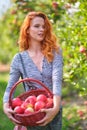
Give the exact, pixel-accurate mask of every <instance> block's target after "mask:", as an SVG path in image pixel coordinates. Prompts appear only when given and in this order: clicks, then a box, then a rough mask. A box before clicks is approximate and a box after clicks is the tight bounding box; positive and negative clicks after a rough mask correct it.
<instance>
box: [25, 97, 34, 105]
mask: <svg viewBox="0 0 87 130" xmlns="http://www.w3.org/2000/svg"><path fill="white" fill-rule="evenodd" d="M25 102H28V103H30V104H32V105H33V106H34V104H35V103H36V96H34V95H32V96H29V97H28V98H26V100H25Z"/></svg>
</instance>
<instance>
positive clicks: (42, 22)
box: [31, 16, 45, 24]
mask: <svg viewBox="0 0 87 130" xmlns="http://www.w3.org/2000/svg"><path fill="white" fill-rule="evenodd" d="M39 23H41V24H44V23H45V22H44V19H43V18H42V17H39V16H36V17H34V18H33V19H32V20H31V24H39Z"/></svg>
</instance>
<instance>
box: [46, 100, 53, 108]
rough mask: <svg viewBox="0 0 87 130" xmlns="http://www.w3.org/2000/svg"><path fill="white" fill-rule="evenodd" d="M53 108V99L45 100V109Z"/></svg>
mask: <svg viewBox="0 0 87 130" xmlns="http://www.w3.org/2000/svg"><path fill="white" fill-rule="evenodd" d="M52 107H53V99H52V98H47V103H46V108H52Z"/></svg>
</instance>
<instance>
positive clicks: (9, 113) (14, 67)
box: [3, 54, 20, 123]
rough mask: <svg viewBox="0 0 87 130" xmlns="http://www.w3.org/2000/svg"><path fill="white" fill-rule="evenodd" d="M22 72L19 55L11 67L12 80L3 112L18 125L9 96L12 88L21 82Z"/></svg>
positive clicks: (4, 97) (10, 80)
mask: <svg viewBox="0 0 87 130" xmlns="http://www.w3.org/2000/svg"><path fill="white" fill-rule="evenodd" d="M19 77H20V71H19V61H18V54H17V55H15V57H14V58H13V60H12V63H11V67H10V78H9V81H8V84H7V87H6V90H5V93H4V96H3V111H4V113H5V114H6V115H7V117H8V118H9V119H10V120H12V121H13V122H15V123H18V121H16V120H15V119H14V118H13V116H12V113H14V111H13V110H12V109H11V108H10V106H9V102H8V101H9V94H10V90H11V88H12V86H13V85H14V84H15V83H16V82H17V81H18V80H19Z"/></svg>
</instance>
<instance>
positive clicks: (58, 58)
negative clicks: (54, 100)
mask: <svg viewBox="0 0 87 130" xmlns="http://www.w3.org/2000/svg"><path fill="white" fill-rule="evenodd" d="M62 77H63V57H62V49H60V50H59V53H55V54H54V60H53V71H52V82H53V94H55V95H59V96H61V89H62Z"/></svg>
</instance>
